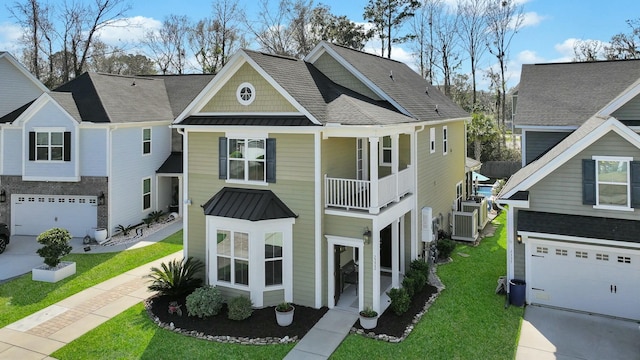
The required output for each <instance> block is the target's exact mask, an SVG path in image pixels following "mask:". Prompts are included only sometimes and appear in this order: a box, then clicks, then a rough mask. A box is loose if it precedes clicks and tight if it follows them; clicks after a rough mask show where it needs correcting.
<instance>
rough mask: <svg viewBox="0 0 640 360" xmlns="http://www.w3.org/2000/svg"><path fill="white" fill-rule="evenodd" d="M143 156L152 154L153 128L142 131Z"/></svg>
mask: <svg viewBox="0 0 640 360" xmlns="http://www.w3.org/2000/svg"><path fill="white" fill-rule="evenodd" d="M142 154H143V155H146V154H151V128H146V129H142Z"/></svg>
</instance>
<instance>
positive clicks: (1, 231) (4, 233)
mask: <svg viewBox="0 0 640 360" xmlns="http://www.w3.org/2000/svg"><path fill="white" fill-rule="evenodd" d="M10 238H11V233H10V232H9V227H7V224H4V223H0V254H2V253H3V252H4V249H6V248H7V245H9V239H10Z"/></svg>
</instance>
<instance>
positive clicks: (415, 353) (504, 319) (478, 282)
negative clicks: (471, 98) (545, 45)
mask: <svg viewBox="0 0 640 360" xmlns="http://www.w3.org/2000/svg"><path fill="white" fill-rule="evenodd" d="M504 223H505V214H504V213H503V214H502V215H501V216H500V217H498V218H497V219H496V220H495V221H494V224H495V225H496V226H497V229H496V235H495V236H493V237H491V238H485V239H484V240H482V243H481V245H480V246H478V247H475V248H474V247H469V246H464V245H459V246H458V247H457V248H456V250H455V251H454V254H453V255H452V257H453V259H454V261H453V262H452V263H450V264H447V265H442V266H440V267H439V268H438V274H439V275H440V278H441V279H442V281H443V282H444V283H445V285H446V286H447V288H446V289H445V290H444V291H443V292H442V293H441V294H440V296H439V298H438V299H437V300H436V302H435V303H434V304H433V306H432V307H431V308H430V309H429V311H428V312H427V314H425V315H424V317H423V318H422V321H421V322H420V323H419V324H418V325H417V326H416V327H415V329H414V330H413V332H412V333H411V335H410V336H409V337H408V338H407V339H406V340H405V341H403V342H402V343H399V344H391V343H386V342H381V341H376V340H371V339H367V338H364V337H362V336H358V335H349V336H348V337H347V338H346V339H345V341H344V342H343V343H342V345H340V347H339V348H338V349H337V351H336V352H335V353H334V354H333V356H332V359H513V358H514V356H515V350H516V346H517V338H518V331H519V328H520V322H521V319H522V315H523V309H522V308H515V307H509V308H507V309H505V308H504V299H505V297H504V296H502V295H496V294H495V293H494V291H495V288H496V285H497V282H496V281H497V279H498V277H499V276H502V275H504V274H505V272H506V270H505V266H506V261H505V257H506V251H505V248H506V234H505V228H504ZM457 253H465V254H468V255H469V256H468V257H462V256H459V255H457ZM291 348H293V344H288V345H269V346H245V345H233V344H220V343H217V342H209V341H203V340H198V339H195V338H191V337H186V336H182V335H179V334H176V333H173V332H171V331H167V330H164V329H161V328H158V327H157V326H156V325H155V324H153V322H152V321H151V320H149V318H148V316H147V314H146V312H145V310H144V308H143V306H142V305H141V304H139V305H136V306H134V307H132V308H130V309H129V310H127V311H126V312H124V313H122V314H120V315H118V316H116V317H115V318H113V319H111V320H109V321H107V322H106V323H104V324H102V325H101V326H99V327H98V328H96V329H95V330H93V331H91V332H89V333H87V334H85V335H84V336H82V337H80V338H78V339H76V340H75V341H73V342H71V343H70V344H68V345H67V346H65V347H63V348H62V349H60V350H58V351H57V352H55V353H54V354H52V356H53V357H55V358H58V359H63V360H66V359H113V358H117V359H170V358H178V359H180V358H190V359H205V358H216V359H282V358H283V357H284V356H285V355H286V354H287V353H288V352H289V351H290V350H291Z"/></svg>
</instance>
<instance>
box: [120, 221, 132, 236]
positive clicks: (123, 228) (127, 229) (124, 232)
mask: <svg viewBox="0 0 640 360" xmlns="http://www.w3.org/2000/svg"><path fill="white" fill-rule="evenodd" d="M133 228H134V226H133V225H131V224H129V225H127V226H124V225H122V224H120V225H118V226H116V229H118V231H120V232H121V233H122V235H124V236H127V235H129V233H130V232H131V230H133Z"/></svg>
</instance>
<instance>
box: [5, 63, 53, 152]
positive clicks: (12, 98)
mask: <svg viewBox="0 0 640 360" xmlns="http://www.w3.org/2000/svg"><path fill="white" fill-rule="evenodd" d="M47 91H48V89H47V87H46V86H44V85H43V84H42V83H41V82H40V81H39V80H38V79H36V77H35V76H33V75H32V74H31V73H30V72H29V70H27V69H26V68H25V67H24V66H22V64H20V63H19V62H18V61H17V60H16V59H15V58H14V57H13V56H11V54H9V53H8V52H4V51H0V117H2V116H5V115H7V114H8V113H10V112H12V111H13V110H15V109H17V108H18V107H20V106H22V105H24V104H26V103H28V102H30V101H33V100H34V99H35V98H37V97H38V96H40V94H42V93H44V92H47ZM0 141H1V140H0Z"/></svg>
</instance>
